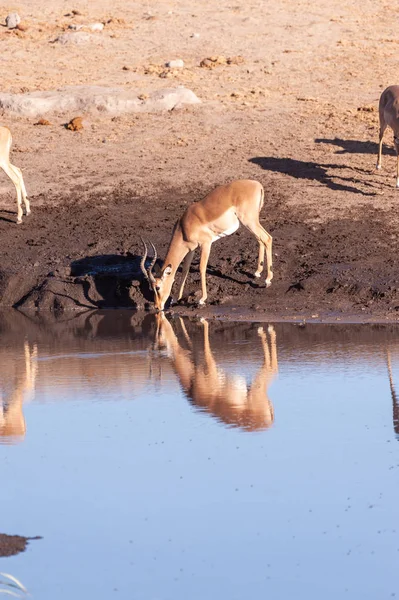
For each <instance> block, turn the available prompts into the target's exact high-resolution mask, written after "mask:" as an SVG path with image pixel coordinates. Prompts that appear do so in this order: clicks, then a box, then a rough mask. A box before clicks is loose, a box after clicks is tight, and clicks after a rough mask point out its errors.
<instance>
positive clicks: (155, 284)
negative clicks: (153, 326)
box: [140, 239, 174, 310]
mask: <svg viewBox="0 0 399 600" xmlns="http://www.w3.org/2000/svg"><path fill="white" fill-rule="evenodd" d="M141 241H142V242H143V245H144V254H143V258H142V259H141V263H140V267H141V270H142V272H143V274H144V276H145V278H146V279H147V281H148V283H149V284H150V288H151V289H152V291H153V292H154V304H155V308H156V309H157V310H163V309H164V306H165V303H166V301H167V299H168V298H169V296H170V291H171V289H172V285H173V281H174V277H173V276H172V265H167V266H166V267H164V268H163V269H162V272H161V275H160V277H155V276H154V274H153V272H152V269H153V266H154V265H155V262H156V260H157V256H158V254H157V251H156V249H155V246H154V244H153V243H152V242H150V244H151V246H152V250H153V252H154V256H153V257H152V260H151V263H150V266H149V267H147V268H146V266H145V261H146V259H147V254H148V251H147V246H146V244H145V242H144V240H143V239H142V240H141Z"/></svg>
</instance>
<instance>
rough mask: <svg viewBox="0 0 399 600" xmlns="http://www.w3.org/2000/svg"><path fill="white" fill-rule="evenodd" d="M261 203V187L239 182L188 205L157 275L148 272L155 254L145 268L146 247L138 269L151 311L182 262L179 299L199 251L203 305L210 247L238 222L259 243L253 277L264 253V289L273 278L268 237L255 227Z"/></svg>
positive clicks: (162, 298)
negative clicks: (151, 298) (148, 291)
mask: <svg viewBox="0 0 399 600" xmlns="http://www.w3.org/2000/svg"><path fill="white" fill-rule="evenodd" d="M263 202H264V191H263V186H262V185H261V184H260V183H259V182H258V181H253V180H251V179H243V180H239V181H233V182H232V183H229V184H227V185H223V186H220V187H217V188H216V189H214V190H213V191H212V192H210V193H209V194H208V195H207V196H205V198H203V199H202V200H200V201H199V202H195V203H194V204H191V205H190V206H189V207H188V208H187V210H186V211H185V213H184V214H183V216H182V217H180V219H179V220H178V221H177V223H176V224H175V227H174V230H173V233H172V239H171V241H170V243H169V249H168V252H167V255H166V258H165V260H164V262H163V265H162V268H161V275H160V276H159V277H155V276H154V275H153V273H152V268H153V266H154V264H155V261H156V258H157V253H156V251H155V248H154V257H153V259H152V261H151V264H150V266H149V267H148V268H146V267H145V260H146V258H147V247H146V246H145V244H144V246H145V252H144V256H143V259H142V261H141V269H142V271H143V273H144V275H145V276H146V278H147V279H148V281H149V283H150V285H151V288H152V290H153V292H154V301H155V308H156V309H157V310H163V309H164V306H165V303H166V301H167V300H168V298H169V296H170V292H171V289H172V285H173V282H174V280H175V275H176V271H177V269H178V268H179V265H180V263H181V262H182V261H183V259H184V263H183V267H182V281H181V284H180V289H179V295H178V300H180V299H181V297H182V295H183V289H184V284H185V282H186V279H187V275H188V272H189V269H190V265H191V261H192V260H193V257H194V251H195V249H196V248H197V247H198V246H200V247H201V259H200V273H201V286H202V296H201V299H200V301H199V303H200V304H205V301H206V299H207V297H208V295H207V291H206V266H207V264H208V259H209V254H210V251H211V246H212V243H213V242H214V241H216V240H218V239H220V238H222V237H225V236H227V235H230V234H232V233H234V232H235V231H236V230H237V229H238V227H239V226H240V222H241V223H242V224H243V225H244V226H245V227H246V228H247V229H249V231H251V232H252V233H253V234H254V236H255V237H256V239H257V240H258V242H259V255H258V266H257V269H256V271H255V277H260V275H261V273H262V271H263V264H264V255H265V250H266V258H267V276H266V286H267V287H268V286H269V285H270V284H271V281H272V278H273V267H272V236H271V235H270V234H269V233H267V231H265V229H263V227H262V225H261V224H260V223H259V212H260V210H261V208H262V206H263Z"/></svg>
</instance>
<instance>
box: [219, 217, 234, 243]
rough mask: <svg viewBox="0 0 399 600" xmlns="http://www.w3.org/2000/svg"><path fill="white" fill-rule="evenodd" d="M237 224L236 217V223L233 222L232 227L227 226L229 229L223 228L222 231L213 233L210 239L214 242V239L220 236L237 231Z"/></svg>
mask: <svg viewBox="0 0 399 600" xmlns="http://www.w3.org/2000/svg"><path fill="white" fill-rule="evenodd" d="M239 226H240V221H239V220H238V219H237V223H234V225H233V226H232V227H229V229H225V230H224V231H221V232H220V233H215V234H214V236H213V238H212V241H213V242H214V241H215V240H220V238H222V237H226V236H227V235H231V234H232V233H234V232H235V231H237V229H238V228H239Z"/></svg>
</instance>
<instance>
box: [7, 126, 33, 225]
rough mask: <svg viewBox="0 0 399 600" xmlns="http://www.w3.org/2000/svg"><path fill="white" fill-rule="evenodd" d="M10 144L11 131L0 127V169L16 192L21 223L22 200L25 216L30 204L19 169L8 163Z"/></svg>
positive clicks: (19, 221)
mask: <svg viewBox="0 0 399 600" xmlns="http://www.w3.org/2000/svg"><path fill="white" fill-rule="evenodd" d="M11 144H12V137H11V131H10V130H9V129H8V128H7V127H0V168H2V169H3V171H4V173H5V174H6V175H8V177H9V178H10V179H11V181H12V182H13V184H14V185H15V189H16V190H17V205H18V214H17V223H22V215H23V211H22V200H23V201H24V204H25V208H26V214H27V215H29V214H30V204H29V200H28V198H27V193H26V189H25V184H24V180H23V177H22V172H21V169H18V167H16V166H15V165H12V164H11V163H10V149H11Z"/></svg>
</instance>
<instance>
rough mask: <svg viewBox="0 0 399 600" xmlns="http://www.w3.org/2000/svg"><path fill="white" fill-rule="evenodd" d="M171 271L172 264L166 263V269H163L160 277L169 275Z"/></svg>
mask: <svg viewBox="0 0 399 600" xmlns="http://www.w3.org/2000/svg"><path fill="white" fill-rule="evenodd" d="M171 273H172V265H168V266H167V267H166V269H164V272H163V273H162V279H164V278H165V277H169V275H170V274H171Z"/></svg>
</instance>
